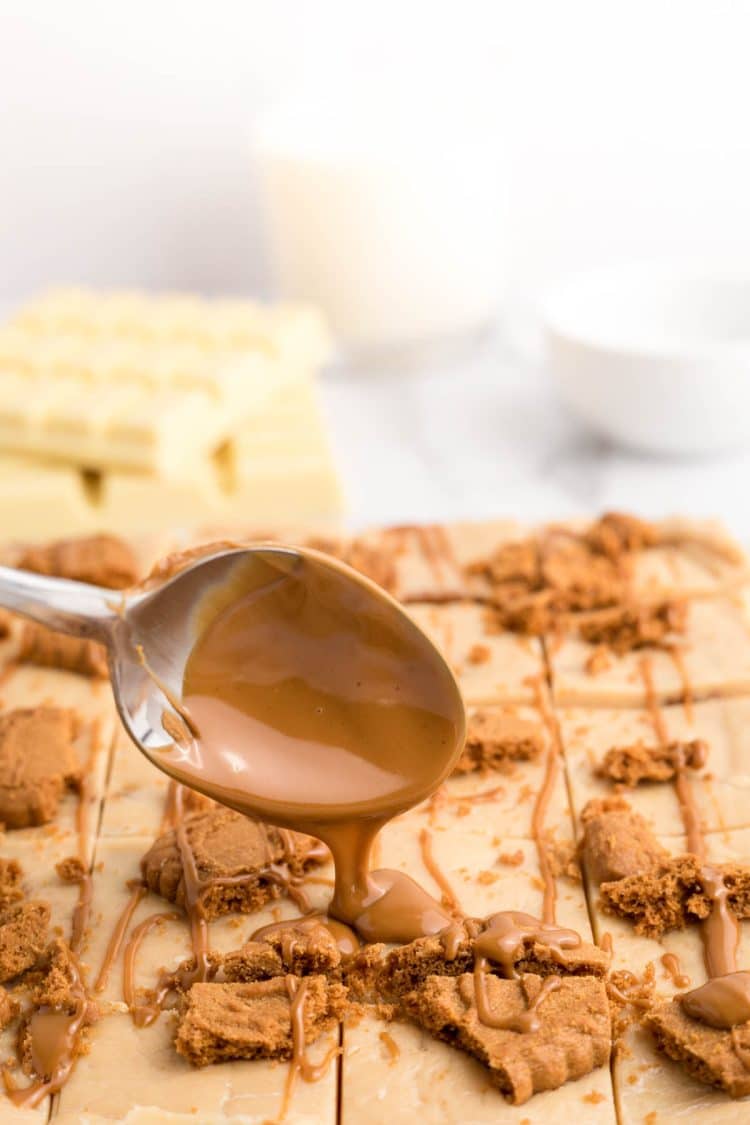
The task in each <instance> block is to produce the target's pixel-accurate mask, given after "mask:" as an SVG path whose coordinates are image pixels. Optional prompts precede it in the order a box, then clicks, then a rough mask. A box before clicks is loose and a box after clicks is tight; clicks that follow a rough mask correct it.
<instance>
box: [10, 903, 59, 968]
mask: <svg viewBox="0 0 750 1125" xmlns="http://www.w3.org/2000/svg"><path fill="white" fill-rule="evenodd" d="M49 920H50V908H49V906H48V904H47V903H46V902H40V901H36V900H31V899H30V900H29V901H27V902H17V903H15V904H14V905H12V906H7V907H5V909H4V910H3V911H2V912H1V913H0V981H3V982H4V981H7V980H12V979H13V977H17V976H18V975H19V974H20V973H24V972H26V970H27V969H30V968H32V967H33V966H34V965H35V964H36V962H37V961H38V959H39V957H40V955H41V953H42V952H43V950H44V947H45V945H46V942H47V929H48V926H49Z"/></svg>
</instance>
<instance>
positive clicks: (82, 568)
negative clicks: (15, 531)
mask: <svg viewBox="0 0 750 1125" xmlns="http://www.w3.org/2000/svg"><path fill="white" fill-rule="evenodd" d="M16 566H18V567H20V568H21V569H22V570H31V571H34V573H35V574H44V575H48V576H49V577H54V578H71V579H73V580H74V581H76V582H88V583H90V584H91V585H92V586H106V587H107V589H109V590H124V589H126V588H127V587H128V586H132V585H134V584H135V582H137V581H138V576H139V574H138V571H139V567H138V561H137V559H136V557H135V554H134V552H133V550H132V549H131V547H130V546H129V545H128V544H127V543H125V542H124V540H122V539H117V538H116V537H115V536H114V535H92V536H89V537H87V538H84V539H61V540H59V541H58V542H56V543H48V544H43V545H42V544H40V545H38V546H32V547H27V548H26V550H25V551H24V552H23V553H22V554H21V555H20V557H19V558H18V560H17V562H16Z"/></svg>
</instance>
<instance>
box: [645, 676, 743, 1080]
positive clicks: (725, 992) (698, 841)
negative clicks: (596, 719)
mask: <svg viewBox="0 0 750 1125" xmlns="http://www.w3.org/2000/svg"><path fill="white" fill-rule="evenodd" d="M641 674H642V677H643V683H644V687H645V691H646V706H647V708H648V711H649V714H650V716H651V721H652V724H653V727H654V730H655V732H656V734H657V736H658V738H659V741H660V742H661V744H662V746H666V745H667V741H668V739H667V732H666V729H665V725H664V719H663V716H662V714H661V711H660V708H659V705H658V702H657V699H656V693H655V691H654V686H653V675H652V669H651V662H650V660H649V658H648V657H645V658H644V659H643V660H642V662H641ZM673 785H674V790H675V794H676V796H677V800H678V802H679V806H680V812H681V814H682V822H683V825H684V828H685V835H686V837H687V845H688V851H690V852H692V854H693V855H695V856H697V857H698V859H700V860H701V861H702V862H703V866H702V868H701V872H700V878H701V883H702V884H703V889H704V891H705V893H706V895H707V896H708V898H709V899H710V901H711V910H710V912H709V915H708V917H707V918H706V919H705V920H704V921H703V922H702V923H701V938H702V940H703V961H704V964H705V967H706V974H707V976H708V980H707V981H706V983H705V984H703V985H701V986H700V987H699V988H694V989H693V990H692V991H691V992H686V993H684V994H683V995H682V996H681V997H680V1003H681V1004H682V1007H683V1009H684V1011H685V1012H686V1013H687V1015H689V1016H691V1017H692V1018H693V1019H697V1020H700V1021H701V1022H702V1023H705V1024H707V1025H709V1026H710V1027H717V1028H723V1029H725V1030H730V1031H731V1033H732V1034H731V1042H732V1047H733V1050H734V1052H735V1054H736V1056H737V1058H738V1059H739V1061H740V1062H741V1063H742V1065H743V1066H744V1067H745V1068H748V1064H750V1053H748V1052H747V1051H746V1050H745V1049H744V1048H742V1046H741V1044H740V1043H739V1041H738V1039H737V1036H736V1034H735V1028H736V1027H737V1026H738V1025H739V1024H741V1023H745V1022H746V1021H747V1020H748V1019H750V972H745V971H741V970H738V967H737V948H738V945H739V934H740V930H739V922H738V921H737V918H736V916H735V915H734V914H733V913H732V910H731V908H730V906H729V889H728V887H727V886H726V884H725V882H724V877H723V875H722V873H721V871H719V870H718V869H717V868H715V867H712V866H711V865H710V864H708V863H706V862H705V859H706V850H707V849H706V839H705V835H704V832H703V825H702V823H701V816H700V810H699V808H698V806H697V803H696V800H695V793H694V789H693V784H692V781H691V779H690V777H689V776H688V772H687V768H686V763H685V758H684V750H681V756H680V758H679V759H678V761H677V769H676V770H675V775H674V780H673ZM665 956H669V954H667V955H665ZM662 964H664V965H665V967H666V968H668V966H667V963H666V960H665V958H663V959H662ZM668 971H669V969H668ZM675 983H676V984H677V980H676V979H675ZM678 987H684V986H683V985H681V984H678Z"/></svg>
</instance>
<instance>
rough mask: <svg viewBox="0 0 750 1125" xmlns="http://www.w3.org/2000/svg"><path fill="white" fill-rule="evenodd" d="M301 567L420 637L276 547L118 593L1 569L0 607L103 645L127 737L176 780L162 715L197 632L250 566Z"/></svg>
mask: <svg viewBox="0 0 750 1125" xmlns="http://www.w3.org/2000/svg"><path fill="white" fill-rule="evenodd" d="M304 560H315V561H316V562H317V563H319V564H321V563H322V564H323V565H325V566H327V567H330V568H331V569H332V570H335V571H336V572H337V573H338V574H339V576H340V577H341V578H342V579H343V580H345V581H347V582H351V583H355V584H356V585H357V586H358V587H359V588H360V592H361V591H362V590H364V591H366V592H367V593H368V594H369V596H370V597H372V598H373V599H377V601H378V602H379V603H380V604H381V605H382V604H383V601H385V602H387V603H388V604H390V605H391V607H392V608H393V611H394V614H395V620H397V621H398V625H399V628H401V627H402V626H403V629H404V630H406V631H407V632H412V634H413V633H420V632H421V631H420V630H419V627H418V626H417V625H416V623H415V622H414V621H413V620H412V619H411V618H410V617H409V616H408V614H407V613H406V612H405V611H404V610H403V609H402V608H401V606H399V604H398V603H397V602H396V601H395V600H394V599H393V598H391V597H390V596H389V595H388V594H387V593H385V592H384V591H383V590H381V589H380V587H378V586H376V585H375V583H374V582H371V581H370V580H369V579H368V578H365V577H364V576H363V575H361V574H359V573H358V572H357V571H355V570H352V569H351V567H348V566H345V565H344V564H343V563H340V562H338V560H335V559H333V558H331V557H329V556H327V555H323V554H321V553H320V552H318V551H313V550H308V549H302V548H298V547H284V546H277V545H276V544H270V545H262V546H258V547H236V548H234V547H232V548H227V547H224V546H222V547H221V548H217V550H216V551H215V552H214V553H210V554H206V555H202V556H201V557H200V558H197V559H195V560H193V561H191V562H189V563H187V564H186V565H185V567H184V569H182V570H180V571H178V573H176V574H174V575H171V576H168V577H167V578H166V579H164V580H163V581H161V582H159V581H158V579H157V580H153V579H152V580H149V581H148V582H146V583H145V584H144V585H142V586H136V587H133V588H132V589H131V590H124V591H118V590H108V589H104V588H102V587H99V586H92V585H89V584H88V583H84V582H73V581H70V580H68V579H63V578H47V577H43V576H41V575H38V574H33V573H31V572H29V571H24V570H15V569H12V568H11V567H0V606H4V607H5V608H6V609H9V610H12V611H13V612H14V613H20V614H22V615H23V616H25V617H30V618H31V619H32V620H34V621H38V622H39V623H40V624H42V625H46V626H48V627H49V628H50V629H54V630H56V631H57V632H60V633H67V634H69V635H71V636H75V637H80V638H87V639H90V640H93V641H97V642H99V643H100V644H102V645H104V646H105V647H106V649H107V653H108V659H109V670H110V678H111V681H112V691H113V693H114V698H115V703H116V705H117V710H118V712H119V714H120V718H121V719H122V722H123V725H124V726H125V729H126V730H127V732H128V734H129V735H130V737H131V738H132V740H133V742H134V743H135V744H136V746H137V747H138V748H139V749H140V750H141V751H142V752H143V753H144V754H145V755H146V757H147V758H148V759H149V760H150V761H151V762H153V764H154V765H156V766H157V767H158V768H159V769H161V770H163V771H164V772H165V773H167V774H170V776H173V775H172V773H171V770H170V768H169V759H168V758H167V757H166V756H165V754H164V753H163V751H164V750H165V749H168V748H169V747H171V746H172V744H173V743H172V739H171V738H170V736H169V734H168V733H167V732H166V731H165V729H164V725H163V722H164V714H165V711H171V712H172V713H173V714H174V715H176V716H180V714H181V712H180V709H179V701H180V699H181V697H182V689H183V681H184V674H185V665H186V663H187V660H188V657H189V656H190V653H191V651H192V649H193V646H194V644H195V641H196V639H197V637H198V636H199V635H200V632H201V629H202V627H203V626H205V625H206V624H207V622H208V621H209V620H210V619H211V617H212V616H213V615H214V614H215V613H216V612H218V610H219V609H220V608H221V607H223V606H226V605H229V604H230V602H231V601H232V590H233V589H234V590H236V589H237V587H238V583H239V584H241V585H242V587H243V588H246V586H247V582H248V576H250V581H252V573H253V568H254V567H255V569H256V570H258V571H261V570H262V571H263V572H264V573H267V571H268V564H269V563H271V564H272V565H274V566H275V567H277V568H280V569H282V570H289V569H291V568H293V567H294V566H295V565H298V564H301V563H302V562H303V561H304ZM428 648H429V650H430V652H431V655H434V659H435V661H437V662H439V663H440V664H441V665H443V666H445V667H447V665H446V662H445V660H444V658H443V657H442V655H441V654H440V653H439V652H438V650H437V649H436V648H434V646H431V645H429V646H428ZM451 681H452V684H453V686H454V687H455V698H453V699H451V700H450V701H449V705H450V706H451V707H453V708H455V714H456V716H457V729H458V730H459V739H458V741H457V745H456V748H455V755H454V756H455V757H457V756H458V754H459V753H460V750H461V747H462V745H463V732H464V727H465V715H464V708H463V702H462V699H461V694H460V691H459V689H458V686H457V684H455V680H453V679H452V673H451ZM451 694H452V695H453V694H454V693H451ZM175 703H177V707H175V705H174V704H175Z"/></svg>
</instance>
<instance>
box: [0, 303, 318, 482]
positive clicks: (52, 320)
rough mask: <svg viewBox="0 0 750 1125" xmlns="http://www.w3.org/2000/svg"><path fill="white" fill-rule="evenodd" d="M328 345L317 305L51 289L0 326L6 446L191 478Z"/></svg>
mask: <svg viewBox="0 0 750 1125" xmlns="http://www.w3.org/2000/svg"><path fill="white" fill-rule="evenodd" d="M325 348H326V338H325V331H324V329H323V327H322V325H321V323H320V321H319V319H318V318H317V317H316V316H315V315H314V314H313V313H312V312H311V311H310V310H306V309H299V310H295V309H294V308H280V309H270V310H266V309H262V308H261V307H260V306H258V305H255V304H253V303H250V302H243V301H236V302H235V301H215V302H211V301H200V300H198V299H197V298H180V297H145V296H138V295H127V294H125V295H122V294H113V295H110V296H101V295H96V294H93V293H87V292H80V293H79V292H70V293H66V292H63V293H60V294H50V295H48V296H47V297H42V298H40V299H39V300H38V301H37V302H32V303H31V304H30V305H29V306H27V307H26V308H25V309H22V310H21V311H20V312H19V313H18V314H17V315H16V317H15V318H14V319H13V320H12V321H11V323H10V325H9V327H7V328H6V329H5V330H3V331H2V332H0V449H5V450H8V451H12V452H22V453H27V454H35V455H37V456H41V457H45V458H56V459H60V460H63V461H66V462H68V463H69V464H74V465H77V466H83V467H86V468H89V469H99V470H102V469H112V468H117V469H123V468H125V469H139V470H147V471H151V472H154V473H158V474H160V475H162V476H167V477H173V476H180V474H181V473H184V471H185V469H186V467H188V466H190V465H192V464H194V462H195V459H196V457H197V458H206V457H207V456H208V455H209V454H210V453H211V452H212V451H213V450H215V449H216V448H217V447H218V446H219V445H220V444H221V442H223V441H225V440H226V439H227V438H229V437H230V436H231V435H232V434H234V433H235V432H237V430H238V429H241V428H242V426H243V424H244V421H245V419H247V418H249V417H251V416H252V415H253V414H254V412H256V411H257V410H258V409H259V408H260V407H261V406H262V405H263V403H264V402H265V401H266V399H267V398H268V397H269V396H270V395H272V394H273V393H274V392H275V391H277V390H278V389H279V388H281V387H283V386H285V385H287V384H288V383H289V382H290V381H292V380H293V379H294V378H295V377H296V374H297V372H299V371H309V370H314V369H315V368H316V367H317V366H319V364H320V362H321V361H322V359H323V358H324V356H325Z"/></svg>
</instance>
